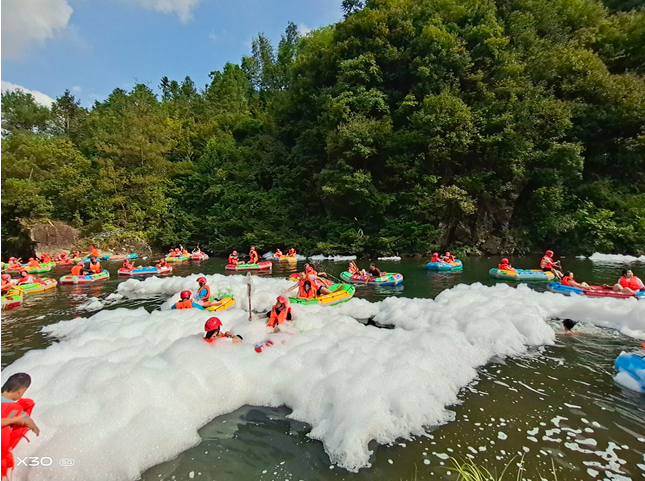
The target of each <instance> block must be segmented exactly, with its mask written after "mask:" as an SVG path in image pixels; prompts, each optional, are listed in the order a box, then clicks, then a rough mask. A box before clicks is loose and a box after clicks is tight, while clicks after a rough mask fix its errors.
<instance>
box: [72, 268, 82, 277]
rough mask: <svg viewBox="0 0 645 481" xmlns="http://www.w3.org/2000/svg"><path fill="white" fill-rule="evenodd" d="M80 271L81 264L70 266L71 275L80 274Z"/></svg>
mask: <svg viewBox="0 0 645 481" xmlns="http://www.w3.org/2000/svg"><path fill="white" fill-rule="evenodd" d="M82 271H83V266H74V267H72V275H73V276H80V275H81V272H82Z"/></svg>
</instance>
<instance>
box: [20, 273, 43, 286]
mask: <svg viewBox="0 0 645 481" xmlns="http://www.w3.org/2000/svg"><path fill="white" fill-rule="evenodd" d="M36 282H41V280H40V279H38V278H37V277H36V276H32V275H31V274H28V273H27V271H20V279H19V280H18V282H16V284H18V285H22V284H35V283H36Z"/></svg>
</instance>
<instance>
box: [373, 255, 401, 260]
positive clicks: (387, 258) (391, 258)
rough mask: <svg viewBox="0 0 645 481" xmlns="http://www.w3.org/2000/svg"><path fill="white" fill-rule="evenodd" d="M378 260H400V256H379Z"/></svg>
mask: <svg viewBox="0 0 645 481" xmlns="http://www.w3.org/2000/svg"><path fill="white" fill-rule="evenodd" d="M378 260H379V261H400V260H401V258H400V257H399V256H390V257H379V258H378Z"/></svg>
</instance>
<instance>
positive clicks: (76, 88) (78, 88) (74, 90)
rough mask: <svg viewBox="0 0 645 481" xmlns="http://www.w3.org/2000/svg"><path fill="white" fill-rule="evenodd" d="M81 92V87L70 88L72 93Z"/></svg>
mask: <svg viewBox="0 0 645 481" xmlns="http://www.w3.org/2000/svg"><path fill="white" fill-rule="evenodd" d="M82 90H83V89H82V88H81V87H79V86H78V85H74V86H73V87H72V92H77V93H78V92H81V91H82Z"/></svg>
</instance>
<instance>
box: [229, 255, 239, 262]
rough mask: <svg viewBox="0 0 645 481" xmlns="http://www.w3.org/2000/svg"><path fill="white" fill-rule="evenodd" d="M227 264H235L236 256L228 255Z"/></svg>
mask: <svg viewBox="0 0 645 481" xmlns="http://www.w3.org/2000/svg"><path fill="white" fill-rule="evenodd" d="M228 263H229V264H237V256H235V255H233V254H229V255H228Z"/></svg>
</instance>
